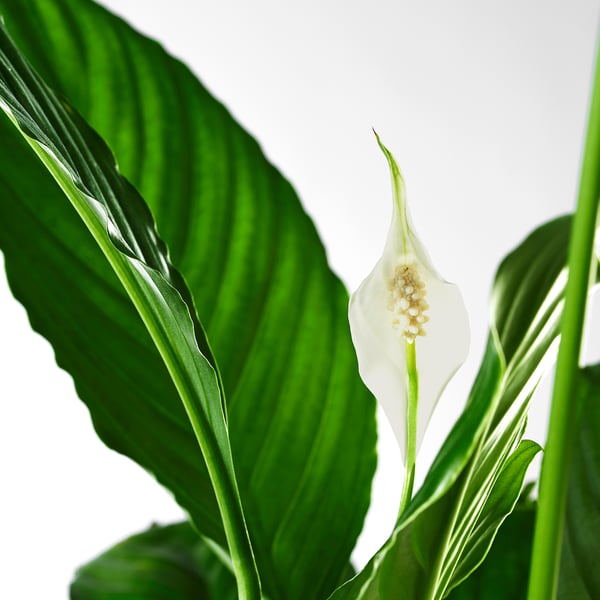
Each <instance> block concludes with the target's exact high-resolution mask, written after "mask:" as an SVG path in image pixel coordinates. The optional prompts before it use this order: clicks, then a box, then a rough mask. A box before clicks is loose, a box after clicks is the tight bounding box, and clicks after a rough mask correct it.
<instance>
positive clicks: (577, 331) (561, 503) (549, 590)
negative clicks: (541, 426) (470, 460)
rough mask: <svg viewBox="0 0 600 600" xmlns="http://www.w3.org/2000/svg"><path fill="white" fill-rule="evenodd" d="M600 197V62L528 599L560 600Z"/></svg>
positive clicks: (575, 225) (574, 232)
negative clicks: (575, 401)
mask: <svg viewBox="0 0 600 600" xmlns="http://www.w3.org/2000/svg"><path fill="white" fill-rule="evenodd" d="M599 196H600V59H599V58H598V57H597V60H596V73H595V78H594V86H593V90H592V99H591V104H590V113H589V121H588V131H587V138H586V143H585V151H584V156H583V165H582V169H581V179H580V185H579V197H578V200H577V209H576V212H575V216H574V219H573V225H572V229H571V240H570V244H569V259H568V268H569V278H568V281H567V286H566V291H565V307H564V312H563V316H562V322H561V341H560V346H559V350H558V359H557V363H556V375H555V380H554V391H553V397H552V408H551V413H550V425H549V429H548V439H547V442H546V448H545V452H544V459H543V462H542V473H541V476H540V492H539V500H538V512H537V519H536V525H535V534H534V544H533V555H532V564H531V573H530V580H529V595H528V600H552V599H553V598H555V597H556V590H557V585H558V571H559V564H560V550H561V542H562V531H563V523H564V512H565V505H566V496H567V487H568V480H569V464H570V457H571V453H572V446H573V441H574V437H575V435H576V429H575V412H576V411H575V407H574V405H573V398H575V385H576V374H577V371H578V369H579V356H580V352H581V337H582V330H583V319H584V315H585V304H586V299H587V295H588V287H589V280H590V277H589V276H590V268H591V261H592V253H593V244H594V233H595V226H596V213H597V210H598V197H599Z"/></svg>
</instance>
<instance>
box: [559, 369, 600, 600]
mask: <svg viewBox="0 0 600 600" xmlns="http://www.w3.org/2000/svg"><path fill="white" fill-rule="evenodd" d="M578 386H579V387H578V403H574V406H573V410H578V411H580V420H579V435H578V436H577V438H576V445H575V449H574V453H573V457H572V460H571V473H570V478H569V491H568V496H567V512H566V515H565V526H564V530H563V545H562V556H561V565H560V577H559V587H558V598H560V599H561V600H571V599H573V598H577V600H588V599H589V600H595V599H596V598H600V571H599V569H598V557H599V556H600V365H596V366H594V367H589V368H587V369H584V370H583V371H582V372H581V376H580V379H579V384H578Z"/></svg>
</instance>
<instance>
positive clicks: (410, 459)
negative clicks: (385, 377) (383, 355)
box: [398, 341, 419, 518]
mask: <svg viewBox="0 0 600 600" xmlns="http://www.w3.org/2000/svg"><path fill="white" fill-rule="evenodd" d="M416 345H417V344H416V342H415V341H412V342H409V341H405V342H404V348H405V351H406V373H407V380H408V386H407V387H408V398H407V404H406V471H405V474H404V485H403V487H402V496H401V498H400V510H399V511H398V518H400V517H401V516H402V513H403V512H404V511H405V510H406V507H407V506H408V504H409V502H410V500H411V498H412V492H413V484H414V481H415V463H416V459H417V409H418V406H419V373H418V371H417V351H416Z"/></svg>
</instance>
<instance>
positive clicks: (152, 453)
mask: <svg viewBox="0 0 600 600" xmlns="http://www.w3.org/2000/svg"><path fill="white" fill-rule="evenodd" d="M0 9H1V10H2V13H3V14H4V16H5V19H6V23H7V26H8V27H9V29H10V30H11V32H14V36H15V37H16V39H17V41H18V43H19V45H20V46H21V47H22V48H23V49H24V50H25V53H26V54H27V56H28V57H29V58H30V60H31V61H32V62H33V64H34V65H35V66H36V68H38V69H39V70H40V72H41V73H42V74H43V76H44V78H45V79H47V81H49V82H50V83H51V84H52V86H53V87H55V88H56V89H57V90H58V91H59V92H60V93H61V94H62V95H64V96H66V97H68V98H69V100H70V102H71V103H72V104H73V105H75V106H76V107H77V108H78V110H79V111H80V112H81V113H82V114H83V115H84V116H85V118H86V119H87V120H88V121H89V122H90V123H91V124H92V125H93V126H94V127H95V128H96V129H97V130H98V131H99V132H100V133H101V134H102V136H103V137H104V138H105V139H106V140H107V141H108V143H109V144H110V146H111V148H112V149H113V151H114V152H115V154H116V156H117V159H118V162H119V166H120V169H121V171H122V172H123V173H124V174H125V175H126V176H128V177H129V179H130V180H131V181H132V182H133V183H134V184H135V185H136V186H137V187H138V188H139V189H140V191H141V192H142V194H143V195H144V198H145V199H146V201H147V202H148V204H149V205H150V207H151V209H152V212H153V214H154V216H155V219H156V221H157V224H158V228H159V231H160V233H161V236H162V237H163V239H165V240H166V242H167V244H168V247H169V251H170V255H171V258H172V262H173V264H175V265H176V266H177V268H178V270H179V271H180V272H181V273H182V274H183V275H184V277H185V280H186V283H187V285H188V287H189V288H190V290H191V292H192V295H193V298H194V303H195V306H196V309H197V311H198V314H199V315H200V318H201V319H202V322H203V324H204V326H205V328H206V330H207V332H208V336H209V339H210V341H211V345H212V347H213V349H214V354H215V356H216V357H217V360H218V363H219V367H220V370H221V375H222V379H223V385H224V388H225V391H226V394H227V399H228V406H227V410H228V416H229V431H230V439H231V444H232V449H233V455H234V462H235V466H236V473H237V476H238V479H239V484H240V491H241V494H242V497H243V503H244V509H245V513H246V517H247V521H248V527H249V529H250V534H251V537H252V541H253V545H254V549H255V552H256V557H257V562H258V563H259V566H260V571H261V576H262V578H263V583H264V585H265V588H266V589H267V592H268V593H269V595H270V597H271V599H272V600H276V599H277V598H281V597H285V598H305V597H307V595H308V596H311V597H323V596H325V595H327V593H328V592H329V591H330V590H331V589H332V588H333V587H334V585H335V584H336V583H337V582H338V580H339V577H340V574H341V573H342V572H343V571H344V569H345V566H346V564H347V561H348V556H349V554H350V551H351V549H352V547H353V545H354V542H355V539H356V537H357V535H358V532H359V531H360V528H361V526H362V522H363V518H364V514H365V512H366V509H367V506H368V499H369V484H370V480H371V477H372V474H373V470H374V466H375V453H374V447H375V425H374V403H373V401H372V398H371V397H370V396H369V395H368V393H367V392H366V391H365V389H364V387H363V386H362V384H361V383H360V381H359V379H358V376H357V369H356V364H355V358H354V353H353V350H352V347H351V344H350V339H349V334H348V330H347V322H346V302H347V298H346V293H345V291H344V290H343V288H342V286H341V284H340V283H339V281H338V280H337V279H336V278H335V277H334V276H333V275H332V274H331V272H330V271H329V269H328V267H327V263H326V259H325V253H324V251H323V248H322V246H321V244H320V242H319V241H318V238H317V235H316V233H315V230H314V227H313V225H312V224H311V222H310V221H309V219H308V218H307V217H306V215H305V214H304V213H303V212H302V210H301V208H300V205H299V203H298V201H297V198H296V196H295V194H294V192H293V190H292V189H291V187H290V186H289V184H288V183H287V182H286V181H285V180H284V179H283V178H282V177H281V176H280V175H279V174H278V173H277V171H276V170H275V169H274V168H273V167H272V166H271V165H270V164H269V163H268V162H267V161H266V160H265V158H264V156H263V155H262V153H261V152H260V149H259V148H258V146H257V144H256V143H255V142H254V141H253V140H252V139H251V138H250V137H249V136H248V135H247V134H245V133H244V132H243V131H242V130H241V128H240V127H239V126H238V125H236V124H235V122H234V121H233V120H232V118H231V116H230V115H229V114H228V113H227V111H226V110H225V109H224V108H223V107H222V106H221V105H220V104H219V103H218V102H216V101H215V100H214V99H213V98H212V97H211V96H210V95H209V94H208V93H207V92H206V90H205V89H204V88H203V87H202V86H201V85H200V84H199V83H198V82H197V81H196V80H195V78H194V77H193V76H192V75H191V74H190V72H189V71H188V70H187V69H186V68H185V67H184V66H183V65H181V64H180V63H179V62H177V61H175V60H173V59H172V58H170V57H169V56H167V55H166V54H165V53H164V51H163V50H162V49H161V48H160V47H159V46H158V45H157V44H155V43H153V42H150V41H148V40H146V39H145V38H143V37H141V36H139V35H137V34H136V33H135V32H133V31H132V30H131V29H130V28H129V27H127V26H126V25H125V24H123V23H122V22H121V21H119V20H118V19H115V18H114V17H112V16H111V15H109V14H108V13H107V12H106V11H104V10H103V9H101V8H100V7H98V6H97V5H94V4H93V3H91V2H85V1H83V0H81V1H77V0H63V1H59V0H54V1H51V2H49V1H41V0H36V1H32V0H25V1H23V2H18V3H17V2H9V1H7V0H0ZM55 57H56V60H54V58H55ZM0 127H2V129H1V130H0V135H1V136H2V139H3V143H4V144H5V148H6V149H7V151H6V158H5V159H4V158H3V161H2V164H1V165H0V181H1V185H2V194H1V195H0V245H1V246H2V248H3V250H4V252H5V259H6V268H7V271H8V274H9V280H10V283H11V287H12V289H13V291H14V293H15V295H16V296H17V297H18V298H19V299H20V300H21V301H22V302H23V304H24V305H25V306H26V307H27V309H28V312H29V315H30V319H31V321H32V324H33V326H34V327H35V328H36V329H37V330H38V331H40V332H41V333H42V334H43V335H45V336H46V337H47V338H48V339H49V340H50V341H51V342H52V343H53V345H54V348H55V350H56V356H57V361H58V362H59V364H60V365H61V366H63V367H64V368H66V369H67V370H68V371H69V372H70V373H71V374H72V375H73V377H74V379H75V382H76V386H77V390H78V393H79V395H80V396H81V397H82V399H83V400H84V401H85V402H86V404H87V405H88V407H89V408H90V411H91V413H92V418H93V419H94V424H95V426H96V429H97V431H98V432H99V434H100V435H101V437H102V438H103V439H104V440H105V442H106V443H107V444H109V445H110V446H111V447H113V448H115V449H117V450H119V451H121V452H123V453H125V454H127V455H129V456H131V457H132V458H134V459H135V460H136V461H138V462H139V463H140V464H141V465H143V466H144V467H145V468H146V469H148V470H150V471H152V472H153V473H154V474H155V475H156V477H157V478H158V479H159V481H161V482H162V483H163V484H164V485H166V486H167V487H169V488H170V489H171V490H173V492H174V493H175V495H176V497H177V499H178V501H179V502H180V503H181V504H182V506H184V507H185V508H186V510H188V512H189V513H190V515H191V516H192V518H193V519H194V522H195V524H196V525H197V527H198V528H199V529H200V530H201V531H202V532H203V533H205V534H207V535H209V536H211V537H213V538H214V539H216V540H217V541H219V543H221V544H223V543H224V537H223V534H222V530H221V526H220V522H219V517H218V511H217V507H216V503H215V500H214V495H213V493H212V491H211V489H210V485H209V481H208V478H207V476H206V471H205V468H204V465H203V463H202V459H201V456H200V454H199V451H198V449H197V448H196V445H195V440H194V438H193V435H192V432H191V429H190V426H189V424H188V422H187V419H186V416H185V413H184V412H183V410H182V408H181V405H180V403H179V400H178V398H177V396H176V394H175V390H174V388H173V386H172V384H171V382H170V380H169V378H168V377H167V375H166V372H165V369H164V367H163V366H162V364H161V362H160V359H159V357H158V355H157V353H156V351H155V350H154V348H153V346H152V344H151V342H150V340H149V338H148V336H147V334H146V333H145V331H144V329H143V327H141V324H140V322H139V319H138V318H137V316H136V315H135V314H134V312H133V311H132V310H131V308H130V307H129V305H128V302H127V299H126V298H125V297H124V295H123V293H122V291H121V290H120V288H119V285H118V283H117V282H116V280H115V277H114V276H113V274H112V273H111V272H110V270H108V269H107V268H106V265H105V261H104V258H103V257H102V256H101V254H100V252H99V251H98V250H97V248H96V247H95V246H94V244H93V243H92V242H91V240H89V238H88V236H87V233H86V232H85V231H84V230H83V229H82V226H81V223H80V222H79V221H78V220H77V218H75V217H74V215H73V214H72V211H71V209H70V207H69V206H67V205H66V203H65V202H64V200H63V199H62V198H61V197H60V194H59V193H58V192H57V190H56V188H55V186H54V185H53V184H52V182H51V181H49V178H48V177H47V176H46V174H44V173H43V172H42V171H41V169H40V168H39V166H38V165H36V164H35V163H34V162H33V161H32V158H31V157H30V156H29V154H28V153H27V152H26V149H25V148H24V146H23V144H22V142H21V141H19V140H17V139H16V138H15V135H14V133H13V132H11V131H10V129H8V128H7V127H6V125H5V124H4V123H3V124H1V125H0ZM140 423H143V424H144V425H143V426H140Z"/></svg>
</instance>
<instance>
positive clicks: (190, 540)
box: [71, 523, 237, 600]
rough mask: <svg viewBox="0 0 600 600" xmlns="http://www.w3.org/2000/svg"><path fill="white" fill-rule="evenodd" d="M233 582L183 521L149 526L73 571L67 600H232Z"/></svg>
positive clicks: (228, 572) (230, 576)
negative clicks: (69, 597)
mask: <svg viewBox="0 0 600 600" xmlns="http://www.w3.org/2000/svg"><path fill="white" fill-rule="evenodd" d="M236 598H237V592H236V586H235V579H234V578H233V575H232V573H231V572H230V571H228V570H227V568H226V567H225V566H224V565H223V564H221V563H220V562H219V561H218V559H217V558H216V557H215V556H214V555H213V554H212V553H211V550H210V548H209V547H208V546H207V544H206V543H205V542H203V541H202V540H201V539H200V538H199V537H198V534H197V533H196V532H195V531H194V530H193V529H192V528H191V526H190V525H189V523H178V524H176V525H169V526H157V525H154V526H152V527H151V528H150V529H148V530H147V531H145V532H143V533H140V534H137V535H134V536H132V537H130V538H127V539H126V540H124V541H122V542H120V543H119V544H117V545H116V546H114V547H113V548H111V549H110V550H107V551H106V552H104V553H103V554H101V555H100V556H98V558H95V559H94V560H93V561H91V562H90V563H88V564H87V565H85V566H84V567H81V568H80V569H78V571H77V573H76V575H75V579H74V580H73V583H72V584H71V600H235V599H236Z"/></svg>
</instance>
